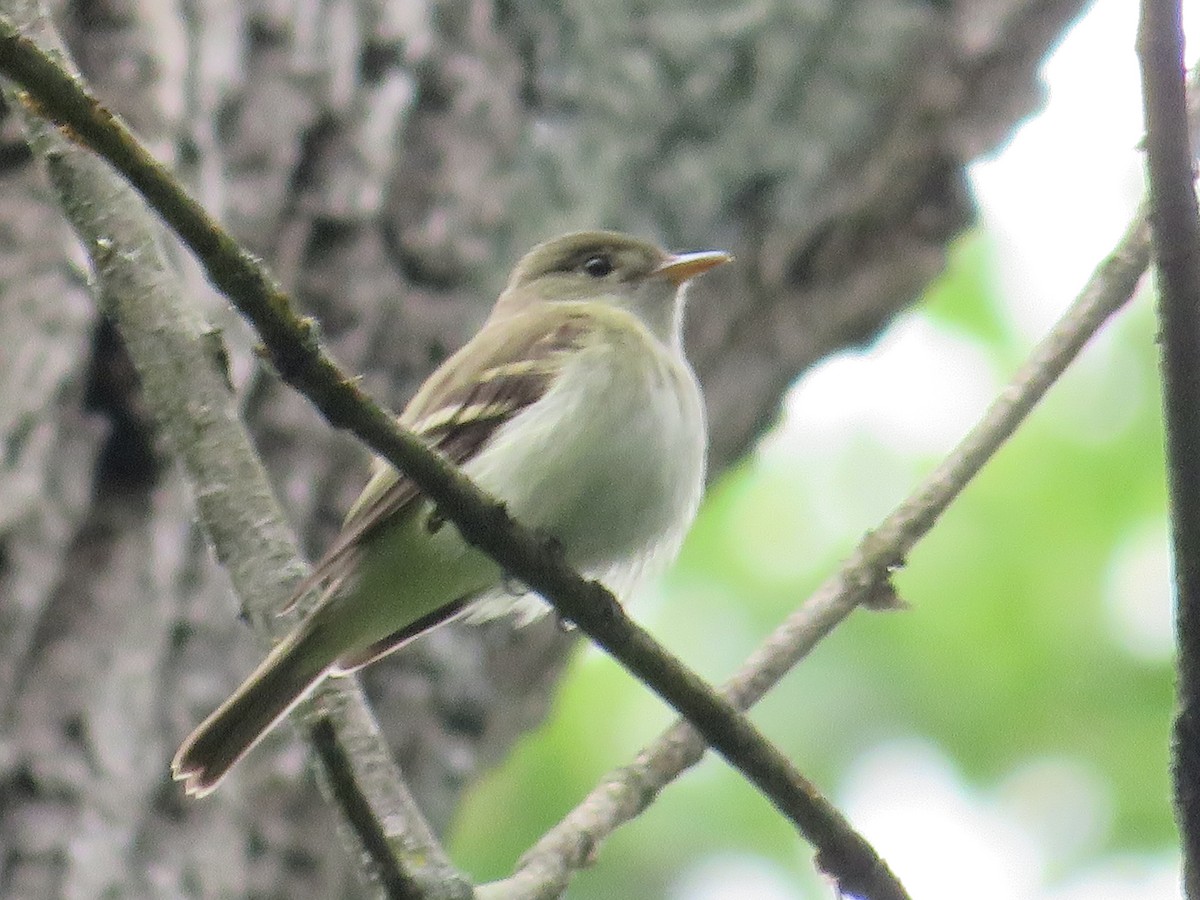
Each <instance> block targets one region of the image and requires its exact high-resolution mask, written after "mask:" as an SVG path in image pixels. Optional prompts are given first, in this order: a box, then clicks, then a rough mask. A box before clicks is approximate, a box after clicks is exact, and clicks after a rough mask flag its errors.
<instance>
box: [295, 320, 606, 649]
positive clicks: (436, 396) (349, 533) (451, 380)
mask: <svg viewBox="0 0 1200 900" xmlns="http://www.w3.org/2000/svg"><path fill="white" fill-rule="evenodd" d="M493 327H494V328H496V329H500V331H501V333H500V334H496V333H495V332H493V337H494V339H492V340H489V341H488V343H487V344H486V345H485V344H484V343H483V342H481V341H480V340H479V338H478V336H477V337H476V338H475V339H474V340H472V341H471V342H469V343H468V344H467V345H466V346H465V347H463V348H462V349H461V350H459V351H458V353H456V354H454V355H453V356H451V357H450V358H449V359H447V360H446V361H445V362H444V363H443V364H442V365H441V366H440V367H439V368H438V369H437V370H436V371H435V372H434V373H433V374H432V375H431V376H430V377H429V379H428V380H427V381H426V382H425V384H424V385H422V387H421V390H420V391H418V392H417V395H416V396H415V397H414V398H413V400H412V402H411V403H409V405H408V406H407V407H406V408H405V410H404V413H403V414H402V415H401V417H400V421H401V422H402V423H403V424H405V425H407V426H408V427H410V428H412V429H413V430H414V431H415V432H416V433H417V434H419V435H420V436H421V437H423V438H424V439H425V440H426V441H427V442H428V443H429V444H430V446H432V447H433V448H434V449H436V450H438V451H440V452H441V453H443V454H444V455H445V456H446V457H447V458H448V459H449V460H450V461H451V462H453V463H455V464H456V465H460V466H461V465H463V464H464V463H466V462H467V461H468V460H470V459H471V458H473V457H474V456H475V454H477V453H478V452H479V451H480V450H481V449H482V448H483V447H484V446H485V445H486V444H487V442H488V441H489V439H490V438H491V437H492V435H494V434H495V433H496V430H497V429H498V428H499V427H500V426H501V425H503V424H504V423H505V422H507V421H508V420H509V419H511V418H512V417H513V416H515V415H516V414H517V413H518V412H520V411H521V410H522V409H525V408H526V407H527V406H530V405H532V404H533V403H536V402H537V401H538V400H539V399H541V397H542V396H543V395H544V394H545V393H546V391H547V390H548V389H549V387H550V385H551V384H553V382H554V378H555V377H556V375H557V374H558V371H559V367H560V365H561V361H562V357H563V354H564V353H566V352H568V351H570V350H572V349H574V348H576V347H578V346H579V345H580V342H581V341H582V340H583V339H584V337H585V336H586V334H587V332H588V318H587V317H586V316H585V315H582V314H580V313H578V312H576V311H572V310H570V309H569V308H564V310H563V312H562V313H561V314H559V315H557V316H550V317H547V316H544V315H542V316H531V315H527V314H526V315H516V316H513V317H511V318H510V319H508V320H506V321H504V322H501V323H496V324H494V325H493ZM372 493H373V494H374V496H372ZM419 494H420V492H419V491H418V490H417V487H416V485H414V484H413V483H412V482H411V481H410V480H409V479H408V478H406V477H405V476H404V475H403V474H401V473H397V472H396V471H395V470H394V469H392V468H391V467H390V466H388V465H387V464H385V463H382V462H379V461H377V462H376V471H375V475H374V476H373V477H372V479H371V481H370V482H369V483H368V485H367V487H366V489H364V491H363V496H362V497H360V499H359V501H358V502H357V503H356V504H355V506H354V507H353V508H352V509H351V510H350V513H349V515H347V517H346V522H345V524H344V525H343V526H342V530H341V531H340V532H339V533H338V535H337V537H336V538H334V540H333V542H332V543H331V544H330V545H329V547H328V548H327V549H326V551H325V554H324V556H322V557H321V560H320V561H319V562H318V563H317V564H316V565H315V566H314V567H313V571H312V574H311V575H309V576H308V577H307V578H306V579H304V581H303V582H301V584H300V586H299V587H298V588H297V589H296V591H295V593H294V594H293V595H292V597H291V598H290V599H289V600H288V602H287V604H285V606H284V607H283V609H282V610H281V612H282V613H286V612H288V611H289V610H291V609H292V608H293V607H294V606H295V605H296V603H297V602H298V601H299V600H300V598H301V597H303V596H304V595H305V594H306V593H308V591H310V590H312V589H313V588H314V587H316V586H317V585H318V584H321V583H324V584H325V585H326V595H327V596H328V595H331V594H333V593H336V592H337V590H338V589H339V588H340V587H341V586H342V584H343V583H344V582H345V580H346V579H347V578H348V577H349V576H350V575H351V574H352V573H353V572H354V570H355V568H356V566H357V563H358V560H359V557H360V555H361V553H362V546H363V542H364V541H367V540H370V536H371V534H372V532H374V531H375V529H376V528H379V527H380V526H381V525H383V524H385V523H386V522H388V521H390V520H392V519H393V517H395V516H396V515H397V514H399V513H400V512H401V511H403V510H404V509H406V508H407V507H408V506H409V505H410V504H411V503H412V502H413V500H415V499H416V498H417V497H418V496H419ZM406 631H407V629H406ZM381 643H382V642H381ZM384 652H386V651H384ZM379 655H382V654H381V653H376V654H375V656H379ZM373 658H374V657H373Z"/></svg>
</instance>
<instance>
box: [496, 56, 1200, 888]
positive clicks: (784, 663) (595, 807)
mask: <svg viewBox="0 0 1200 900" xmlns="http://www.w3.org/2000/svg"><path fill="white" fill-rule="evenodd" d="M1198 78H1200V75H1198V76H1197V78H1194V79H1193V88H1195V86H1196V83H1197V79H1198ZM1189 118H1190V120H1191V121H1190V128H1191V129H1192V130H1193V131H1195V130H1196V129H1197V128H1198V127H1200V103H1198V102H1197V98H1196V96H1195V95H1193V96H1192V97H1191V99H1190V109H1189ZM1147 208H1148V202H1147V201H1145V200H1143V202H1142V203H1141V204H1140V206H1139V208H1138V211H1137V212H1136V213H1135V215H1134V217H1133V219H1132V220H1131V221H1130V223H1129V225H1128V226H1127V228H1126V230H1125V233H1124V235H1123V236H1122V237H1121V239H1120V241H1119V242H1118V243H1117V245H1116V247H1114V248H1113V250H1112V252H1111V253H1110V254H1109V255H1108V257H1107V258H1106V259H1105V260H1104V261H1103V262H1102V263H1101V264H1100V265H1099V266H1097V268H1096V270H1095V271H1094V272H1093V273H1092V277H1091V278H1090V279H1089V281H1088V283H1087V285H1085V287H1084V289H1083V291H1082V292H1081V293H1080V294H1079V296H1078V297H1077V298H1076V299H1075V301H1074V302H1073V303H1072V304H1071V306H1070V307H1069V308H1068V309H1067V311H1066V312H1065V313H1064V314H1063V316H1062V318H1061V319H1060V320H1059V321H1058V323H1057V324H1056V325H1055V327H1054V328H1053V329H1052V330H1051V331H1050V332H1049V333H1048V334H1047V335H1046V337H1045V338H1043V339H1042V341H1041V342H1040V343H1039V344H1038V345H1037V346H1036V347H1035V348H1034V349H1033V351H1032V353H1031V354H1030V356H1029V358H1028V359H1027V360H1026V362H1025V363H1024V365H1022V367H1021V368H1020V369H1019V370H1018V371H1017V373H1016V374H1015V375H1014V376H1013V378H1012V380H1011V381H1010V382H1009V383H1008V385H1007V386H1006V387H1005V388H1004V389H1003V390H1002V391H1001V393H1000V395H999V396H998V397H997V398H996V400H994V401H993V402H992V405H991V406H990V407H989V408H988V410H987V412H985V413H984V415H983V417H982V418H981V419H980V421H979V422H978V423H977V424H976V425H975V427H974V428H972V429H971V431H970V432H968V434H967V435H966V437H965V438H963V440H962V441H961V442H960V443H959V445H958V446H957V447H955V448H954V450H952V451H951V452H950V454H949V455H948V456H947V457H946V459H945V460H944V461H943V462H942V464H941V465H939V466H938V468H937V469H936V470H935V471H934V472H933V473H932V474H931V475H930V476H929V477H928V478H927V479H926V480H925V482H924V483H923V484H922V485H921V486H919V487H918V488H917V489H916V490H915V491H914V492H913V493H912V495H911V496H910V497H909V498H908V499H906V500H905V501H904V502H903V503H901V504H900V506H899V507H897V508H896V509H895V510H894V511H893V512H892V513H891V514H890V515H889V516H888V517H887V518H886V519H884V520H883V522H882V523H880V525H879V527H878V528H876V529H875V530H874V531H872V532H870V533H868V535H867V536H866V537H865V538H864V539H863V541H862V542H861V543H860V544H859V546H858V547H857V549H856V550H855V551H854V553H853V554H852V555H851V557H850V559H849V560H847V562H846V563H845V564H844V565H843V566H842V568H841V569H840V570H839V571H838V572H837V574H835V575H834V576H833V577H832V578H830V579H829V580H828V581H826V582H825V583H824V584H823V585H821V587H820V588H818V589H817V590H816V592H815V593H813V594H812V596H810V597H809V598H808V600H807V601H806V602H805V603H804V605H803V606H801V607H800V608H799V609H798V610H797V611H796V612H795V613H793V614H792V615H791V616H790V617H789V618H788V619H787V620H786V621H785V622H784V623H783V624H782V625H781V626H780V627H779V628H777V629H776V630H775V632H773V633H772V634H771V636H770V637H769V638H767V640H766V641H764V642H763V644H761V645H760V646H759V647H758V649H757V650H755V652H754V653H753V654H752V655H751V656H750V657H749V658H748V659H747V661H746V663H745V664H744V665H743V666H742V668H741V669H740V670H739V671H738V672H737V673H736V674H735V675H734V676H733V678H731V679H730V680H729V681H727V682H726V683H725V684H724V685H723V686H722V691H723V692H724V693H725V694H726V696H728V697H730V699H732V700H733V701H734V703H735V704H736V705H737V706H738V707H739V708H740V709H747V708H749V707H750V706H751V705H753V704H754V703H756V702H758V700H759V699H761V698H762V697H763V695H765V694H766V692H767V691H769V690H770V689H771V688H772V687H773V686H774V685H775V684H777V683H778V681H779V680H780V679H781V678H782V677H783V675H785V674H786V673H787V672H788V671H790V669H791V668H792V667H793V666H794V665H796V663H798V662H799V661H800V660H801V659H803V658H804V656H806V655H807V654H808V652H809V651H810V650H811V649H812V648H813V647H815V646H816V644H817V643H818V642H819V641H820V640H821V639H822V638H824V637H825V636H826V635H827V634H829V633H830V632H831V631H832V630H833V629H834V628H835V627H836V626H837V625H838V624H839V623H840V622H842V621H843V620H844V619H845V618H846V617H847V616H848V615H849V614H850V613H851V612H852V611H853V610H854V609H855V608H856V607H857V606H858V605H860V604H862V603H867V602H870V601H871V599H872V598H873V597H875V596H877V592H879V591H880V590H881V588H882V589H884V590H885V591H886V585H887V578H888V574H889V573H890V571H891V569H892V568H894V566H895V565H896V564H897V563H898V562H899V561H902V560H903V559H904V557H905V556H906V555H907V554H908V553H909V552H910V551H911V550H912V548H913V547H914V546H915V545H916V543H917V542H918V541H919V540H920V539H921V538H922V537H923V536H924V535H925V534H926V533H927V532H928V531H929V530H930V528H931V527H932V526H933V524H934V522H935V521H936V519H937V518H938V517H939V516H940V515H941V514H942V513H943V512H944V511H945V509H946V508H947V507H948V506H949V505H950V503H951V502H953V500H954V499H955V498H956V497H957V496H958V495H959V494H960V493H961V492H962V490H963V489H964V488H965V487H966V486H967V484H968V483H969V482H970V480H971V479H972V478H973V477H974V476H975V475H976V474H977V473H978V471H979V469H980V468H981V467H982V466H983V464H984V463H986V462H987V460H988V459H989V458H990V457H991V456H992V455H994V454H995V452H996V451H997V450H999V448H1000V447H1001V446H1002V445H1003V443H1004V442H1005V441H1006V440H1007V439H1008V438H1009V437H1010V436H1011V435H1012V434H1013V433H1014V432H1015V431H1016V429H1017V428H1018V427H1019V426H1020V425H1021V423H1022V422H1023V421H1024V419H1025V417H1026V416H1027V415H1028V414H1029V413H1030V412H1031V411H1032V409H1033V408H1034V407H1035V406H1036V404H1037V403H1038V402H1039V401H1040V400H1041V398H1042V397H1043V396H1044V395H1045V393H1046V391H1047V390H1048V389H1049V388H1050V387H1051V386H1052V385H1053V384H1054V382H1055V381H1057V380H1058V378H1059V376H1060V375H1061V374H1062V373H1063V371H1065V369H1066V368H1067V366H1068V365H1070V363H1071V362H1072V361H1073V360H1074V359H1075V357H1076V356H1077V355H1078V354H1079V352H1080V351H1081V350H1082V349H1083V347H1084V345H1085V344H1086V343H1087V342H1088V340H1090V339H1091V337H1092V336H1093V335H1094V334H1095V333H1096V332H1098V331H1099V330H1100V328H1101V326H1103V324H1104V323H1105V322H1106V321H1107V320H1108V318H1109V317H1110V316H1112V315H1113V314H1114V313H1115V312H1117V311H1118V310H1119V309H1120V308H1121V307H1122V306H1123V305H1124V304H1125V303H1126V302H1127V301H1128V300H1129V299H1130V298H1131V297H1132V296H1133V292H1134V290H1135V288H1136V286H1137V283H1138V281H1139V280H1140V279H1141V276H1142V275H1143V274H1144V272H1145V270H1146V267H1147V265H1148V264H1149V260H1150V226H1149V222H1148V218H1147V212H1146V211H1147ZM1197 333H1200V329H1197V330H1195V331H1193V334H1197ZM1193 345H1194V342H1193ZM1195 446H1200V442H1198V443H1197V444H1196V445H1195ZM1193 558H1194V557H1193ZM1198 658H1200V657H1198ZM703 753H704V744H703V742H702V741H701V740H700V739H699V738H698V737H697V735H696V734H695V732H694V731H692V730H691V729H690V728H689V727H688V726H687V723H686V722H678V723H676V724H675V725H673V726H672V727H671V728H670V729H668V730H667V731H666V732H664V733H663V734H662V735H661V736H660V737H659V738H658V739H657V740H656V741H655V742H654V743H653V744H651V745H650V746H648V747H647V748H646V749H644V750H643V751H642V752H641V753H640V754H639V755H638V757H637V760H636V761H635V762H634V763H633V764H632V765H629V766H625V767H622V768H621V769H617V770H615V771H613V772H611V773H609V775H607V776H606V777H605V778H604V779H603V780H602V781H601V782H600V784H598V785H597V786H596V787H595V788H594V789H593V790H592V792H591V793H590V794H588V796H587V797H586V798H585V799H584V800H583V802H582V803H580V804H579V805H578V806H577V807H576V808H575V809H574V810H572V811H571V812H570V813H569V814H568V815H567V816H566V817H564V819H563V820H562V821H561V822H560V823H559V824H558V825H556V826H555V827H554V828H552V829H551V830H550V831H548V832H547V833H546V834H545V835H544V836H543V837H542V838H541V839H540V840H539V841H538V842H537V843H536V844H535V845H534V846H533V847H532V848H530V850H529V851H528V852H527V853H526V854H525V855H524V856H523V857H522V860H521V863H520V864H519V866H518V868H517V871H516V872H515V873H514V874H513V875H512V876H511V877H509V878H506V879H503V880H501V881H497V882H493V883H491V884H486V885H481V886H480V887H479V889H478V890H477V894H478V896H479V897H480V898H481V900H482V898H486V900H508V898H518V897H519V898H523V900H530V898H546V900H549V898H552V897H557V896H558V895H559V894H561V892H562V891H563V890H565V888H566V885H567V883H568V881H569V879H570V877H571V873H572V871H573V870H575V869H579V868H582V867H584V866H586V865H588V864H589V863H590V861H591V860H592V859H593V858H594V856H595V853H596V851H597V850H598V848H599V846H600V845H601V844H602V843H603V841H604V840H605V839H606V838H607V837H608V835H609V834H611V833H612V832H613V831H614V830H616V829H617V828H618V827H620V826H621V825H623V824H624V823H626V822H628V821H630V820H631V819H633V818H634V817H635V816H637V815H638V814H639V813H640V812H641V811H642V810H643V809H645V807H646V806H648V805H649V804H650V803H651V802H652V801H653V800H654V798H655V797H656V796H657V794H658V793H659V792H660V791H661V790H662V789H663V788H664V787H665V786H666V785H667V784H669V783H670V782H671V781H672V780H674V779H675V778H676V777H678V776H679V774H680V773H682V772H683V771H685V770H686V769H687V768H689V767H690V766H692V765H695V764H696V763H697V762H698V761H699V760H700V759H701V757H702V755H703ZM1190 771H1192V772H1196V769H1192V770H1190ZM1198 783H1200V776H1195V775H1194V776H1193V777H1191V778H1189V779H1187V780H1186V782H1184V783H1183V784H1181V785H1180V788H1181V789H1182V788H1184V787H1187V786H1194V785H1196V784H1198ZM1188 896H1190V897H1198V898H1200V891H1191V892H1190V893H1189V895H1188Z"/></svg>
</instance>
